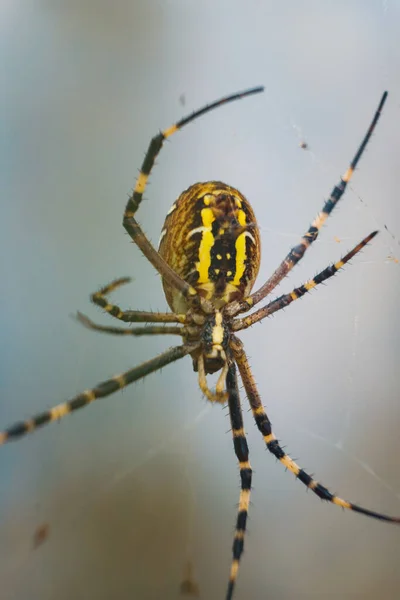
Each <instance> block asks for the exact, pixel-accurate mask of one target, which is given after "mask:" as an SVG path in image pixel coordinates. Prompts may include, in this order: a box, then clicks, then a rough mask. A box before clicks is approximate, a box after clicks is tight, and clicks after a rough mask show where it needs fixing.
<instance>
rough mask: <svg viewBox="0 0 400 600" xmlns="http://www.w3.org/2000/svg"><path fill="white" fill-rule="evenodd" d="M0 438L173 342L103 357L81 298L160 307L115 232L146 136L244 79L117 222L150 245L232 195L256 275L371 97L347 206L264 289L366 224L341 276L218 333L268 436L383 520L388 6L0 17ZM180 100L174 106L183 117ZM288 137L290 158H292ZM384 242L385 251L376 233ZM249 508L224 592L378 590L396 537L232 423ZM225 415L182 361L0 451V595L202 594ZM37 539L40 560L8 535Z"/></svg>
mask: <svg viewBox="0 0 400 600" xmlns="http://www.w3.org/2000/svg"><path fill="white" fill-rule="evenodd" d="M0 12H1V15H0V16H1V19H0V21H1V29H2V31H1V33H2V36H1V37H2V42H1V44H2V48H1V56H2V74H1V77H2V90H3V91H2V123H1V126H2V136H1V138H2V140H3V141H2V148H1V152H2V161H1V162H2V167H1V169H2V177H1V185H2V190H1V198H2V204H1V222H0V228H1V231H0V244H1V248H0V257H1V258H0V264H1V294H0V303H1V311H0V331H1V361H0V370H1V373H0V386H1V387H0V393H1V403H0V423H1V424H2V425H3V426H6V425H8V424H11V423H12V422H14V421H15V420H17V419H20V418H24V417H28V416H30V415H31V414H33V413H35V412H38V411H40V410H43V409H45V408H47V407H50V406H52V405H53V404H57V403H59V402H61V401H63V400H65V399H67V398H70V397H71V396H73V395H74V394H75V393H78V392H80V391H82V390H83V389H85V388H87V387H90V386H91V385H93V384H95V383H97V382H98V381H101V380H102V379H105V378H106V377H108V376H111V375H113V374H114V373H119V372H121V371H123V370H125V369H127V368H130V367H131V366H133V365H134V364H136V363H138V362H140V361H142V360H145V359H147V358H150V357H151V356H153V355H155V354H156V353H157V352H160V351H162V350H163V349H164V348H166V347H168V346H169V345H172V344H174V343H175V342H176V340H175V339H169V338H154V339H147V340H144V339H141V340H134V339H126V338H124V339H119V338H116V339H114V338H112V337H111V336H109V337H108V336H102V335H101V334H98V333H94V332H89V331H87V330H85V329H84V328H82V327H81V326H79V325H78V324H77V323H76V322H74V321H73V320H72V319H71V315H72V314H73V313H74V312H75V311H76V309H78V308H79V309H80V310H82V311H83V312H86V313H88V314H89V315H90V316H92V318H95V319H97V320H98V321H100V322H102V323H112V320H111V319H110V318H109V317H107V316H103V315H102V314H101V312H100V311H97V310H96V309H95V308H94V307H93V306H91V305H90V304H89V300H88V296H89V294H90V292H92V291H94V290H95V289H96V288H97V287H98V286H100V285H102V284H105V283H107V282H108V281H110V280H111V279H113V278H114V277H118V276H123V275H132V276H133V277H134V278H135V281H134V283H133V284H131V285H130V286H128V287H127V288H126V289H121V291H119V292H118V293H117V294H116V295H115V300H116V301H118V302H119V303H120V304H121V305H122V306H124V307H127V308H128V307H130V308H141V309H153V310H157V309H160V310H164V309H165V308H166V304H165V301H164V298H163V295H162V290H161V285H160V281H159V278H158V276H157V275H156V274H155V273H154V272H153V270H152V269H151V268H150V267H149V265H148V264H147V263H146V261H145V260H144V259H143V258H142V257H141V256H140V253H139V252H138V251H137V249H136V248H135V247H134V246H133V245H132V244H130V242H129V239H128V237H127V236H126V235H125V234H124V232H123V229H122V227H121V217H122V212H123V208H124V205H125V202H126V199H127V192H128V191H129V190H130V189H131V188H132V186H133V185H134V178H135V176H136V173H137V169H138V167H139V166H140V164H141V161H142V158H143V155H144V152H145V149H146V147H147V144H148V141H149V139H150V137H151V136H152V135H153V134H154V133H156V132H157V130H158V128H160V127H162V128H164V127H167V126H169V125H170V124H172V123H173V122H174V121H175V120H177V119H178V118H180V117H182V116H183V115H185V114H187V113H189V112H190V111H192V110H193V109H196V108H198V107H200V106H202V105H203V104H204V103H206V102H210V101H213V100H215V99H217V98H219V97H220V96H222V95H224V94H227V93H231V92H235V91H238V90H242V89H244V88H246V87H249V86H254V85H260V84H264V85H265V86H266V93H265V94H264V95H263V96H257V97H253V98H249V99H246V100H243V101H240V102H237V103H235V104H232V105H230V106H227V107H224V108H222V109H220V110H218V111H216V112H213V113H212V114H210V115H208V116H206V117H204V118H203V119H201V120H200V121H198V122H197V123H196V124H193V125H191V126H189V127H187V128H186V129H185V130H183V131H182V132H180V133H179V134H178V135H176V136H175V137H174V138H172V140H171V142H170V143H168V144H167V145H166V148H165V150H164V151H163V153H162V154H161V156H160V157H159V160H158V165H157V167H156V170H155V171H154V175H153V176H152V178H151V186H150V187H149V190H148V193H147V194H146V196H147V197H146V202H144V203H143V206H142V208H141V210H140V213H139V220H140V222H141V223H142V224H143V226H144V229H145V231H146V232H147V233H148V234H149V236H150V238H151V239H152V240H153V241H155V242H156V241H157V239H158V235H159V232H160V230H161V227H162V223H163V220H164V216H165V214H166V212H167V210H168V209H169V207H170V205H171V204H172V202H173V201H174V199H175V198H176V197H177V196H178V195H179V193H180V192H181V191H182V190H183V189H185V188H186V187H187V186H188V185H190V184H191V183H193V182H196V181H199V180H200V181H201V180H208V179H213V178H217V179H222V180H223V181H226V182H227V183H229V184H231V185H234V186H236V187H238V189H240V190H241V191H242V192H243V193H244V194H245V195H247V197H248V198H249V199H250V200H251V202H252V204H253V206H254V209H255V211H256V214H257V216H258V220H259V223H260V227H261V231H262V239H263V262H262V268H261V273H260V279H259V282H260V283H261V282H262V280H265V278H266V277H267V275H268V274H269V273H270V272H271V270H272V269H274V268H275V267H276V266H277V264H278V263H279V261H280V260H281V259H282V258H283V256H284V255H285V254H286V252H287V250H288V249H289V248H290V247H291V245H293V244H295V243H297V241H298V239H299V236H300V235H301V234H302V233H303V232H304V230H305V228H306V227H307V226H308V224H309V222H310V221H311V219H312V218H313V217H314V215H315V214H316V213H317V212H318V211H319V210H320V207H321V206H322V202H323V199H324V198H325V197H326V196H327V195H328V193H329V192H330V190H331V188H332V186H333V184H334V183H335V182H336V181H337V179H338V176H339V175H340V174H341V173H342V172H343V171H344V170H345V168H346V167H347V164H348V161H349V160H350V158H351V157H352V155H353V153H354V151H355V149H356V147H357V145H358V143H359V142H360V141H361V137H362V135H363V133H364V131H365V129H366V127H367V126H368V123H369V120H370V118H371V117H372V115H373V111H374V109H375V107H376V105H377V103H378V100H379V97H380V95H381V93H382V91H383V90H384V89H389V91H390V96H389V100H388V103H387V106H386V107H385V111H384V114H383V117H382V120H381V122H380V124H379V127H378V130H377V132H376V135H375V136H374V138H373V140H372V143H371V145H370V146H369V149H368V151H367V152H366V155H365V156H364V158H363V160H362V161H361V164H360V169H359V170H358V171H357V173H356V175H355V178H354V184H353V186H352V188H353V190H350V191H349V192H348V193H347V194H346V197H345V199H344V200H343V202H342V204H341V206H340V208H339V209H338V210H335V212H334V214H333V217H332V218H331V219H330V220H329V223H328V225H327V226H326V227H325V228H324V230H323V232H322V236H321V238H320V240H319V241H318V243H317V244H316V245H315V246H314V247H313V249H312V250H310V252H309V253H308V254H307V257H306V259H305V260H304V261H303V262H302V263H301V265H300V266H299V267H298V268H297V269H296V270H295V272H294V273H293V274H292V276H291V277H290V280H286V281H285V282H284V284H283V285H282V287H281V290H282V291H289V290H290V289H291V288H292V287H293V286H295V285H299V284H300V283H302V282H303V281H304V280H305V279H307V278H308V277H310V276H312V275H314V274H315V273H316V272H317V271H318V270H319V269H321V268H323V267H325V266H326V265H327V264H328V263H329V262H330V261H332V260H337V259H338V258H339V257H340V256H341V255H342V254H344V253H345V252H346V251H347V250H348V249H349V248H351V247H352V246H353V245H354V244H355V243H357V242H358V241H359V240H360V239H361V238H362V237H363V236H364V235H366V234H367V233H369V232H370V231H371V230H373V229H376V228H379V229H381V230H382V233H381V234H380V235H379V237H378V238H377V239H376V240H375V241H374V243H373V244H372V245H371V246H370V247H368V248H367V249H366V250H365V252H364V253H363V254H362V255H361V256H358V257H357V258H356V259H355V260H354V261H353V265H352V266H351V267H349V268H347V269H346V270H345V272H343V273H341V274H340V275H339V276H337V277H336V278H335V280H334V281H330V282H329V284H328V285H327V286H326V287H323V288H322V289H320V290H318V291H315V292H313V293H312V294H310V295H309V296H308V297H307V298H305V299H303V301H301V302H298V303H296V304H295V305H293V306H291V307H290V308H289V309H288V310H287V311H286V312H285V314H282V313H280V314H279V315H277V316H276V317H275V318H274V319H270V320H268V321H267V322H264V323H263V324H262V325H257V326H255V327H254V328H252V329H251V330H250V331H247V332H245V333H244V334H243V336H242V339H243V340H244V341H245V343H246V347H247V349H248V352H249V354H250V356H251V364H252V367H253V369H254V373H255V377H256V380H257V381H258V384H259V388H260V392H261V394H262V397H263V399H264V402H265V404H266V406H267V408H268V411H269V414H270V417H271V419H272V422H273V424H274V427H275V430H276V433H277V435H278V437H279V438H280V439H282V443H283V444H287V445H288V451H289V452H290V453H291V454H292V455H294V456H295V457H299V463H300V464H301V465H302V466H304V467H306V468H308V469H309V470H310V471H312V472H315V473H316V476H317V477H318V478H319V479H320V480H321V481H322V482H324V483H326V485H328V486H329V487H330V489H332V491H336V492H338V493H339V494H341V495H342V496H343V497H345V498H348V499H350V500H353V501H354V502H359V503H361V504H364V505H366V506H368V507H370V508H374V509H376V510H379V511H382V512H388V513H390V514H394V515H395V514H397V515H399V514H400V475H399V459H398V456H399V452H400V441H399V434H398V431H399V422H400V408H399V396H400V394H399V388H400V384H399V334H400V328H399V327H400V326H399V323H400V319H399V310H398V298H399V295H400V277H399V274H400V271H399V268H400V265H399V264H398V263H396V262H394V260H392V259H391V258H388V257H394V258H397V259H399V258H400V246H399V243H398V240H399V236H400V210H399V200H398V191H399V189H400V181H399V177H400V169H399V161H398V156H399V152H400V141H399V140H400V135H399V134H400V125H399V124H400V113H399V105H400V78H399V72H400V50H399V44H398V39H397V37H398V32H399V23H400V22H399V17H400V5H399V3H398V2H395V1H394V0H387V1H386V2H379V1H372V0H369V1H365V0H362V1H361V0H359V1H353V2H344V1H338V0H335V1H334V2H333V1H325V2H300V3H299V2H294V1H289V2H285V3H280V5H279V6H278V3H276V2H272V1H261V0H260V1H255V0H248V1H247V2H240V1H238V0H236V1H232V0H231V1H229V2H228V1H220V2H212V1H209V0H203V1H202V2H190V1H183V0H181V1H175V2H174V1H164V2H162V1H159V2H155V1H148V2H133V1H131V2H128V1H125V2H123V1H116V2H106V1H105V0H102V1H100V0H99V1H97V2H95V1H92V2H90V1H89V0H79V1H77V0H76V1H75V0H70V1H68V2H67V1H58V2H57V1H51V2H50V1H47V2H45V1H42V2H40V1H36V2H28V1H25V2H19V1H17V0H3V2H2V3H1V8H0ZM183 104H184V106H183ZM303 139H304V140H305V141H306V142H307V143H308V144H309V146H310V150H309V151H304V150H301V149H300V148H299V143H300V142H301V141H302V140H303ZM384 225H387V227H388V228H389V230H390V231H391V232H392V233H393V234H394V236H395V237H394V238H393V237H392V236H391V235H390V234H389V233H388V232H387V231H385V230H384ZM244 408H245V411H246V412H245V418H246V426H247V431H248V441H249V444H250V448H251V459H252V464H253V467H254V469H255V476H254V488H255V489H254V493H253V496H252V506H251V513H250V521H249V533H248V536H247V537H246V551H245V554H244V557H243V560H242V565H241V570H240V575H239V581H238V587H237V594H236V598H237V600H240V599H244V598H246V599H248V600H252V599H255V600H258V599H261V598H268V599H270V600H280V599H282V600H283V599H285V600H286V599H288V600H291V599H293V598H300V599H302V600H305V599H309V598H312V599H316V598H343V599H353V598H357V599H358V598H363V599H364V598H365V599H372V598H376V597H379V598H380V599H382V600H392V599H395V598H397V597H398V596H397V593H398V589H399V585H400V573H399V556H400V531H399V529H398V528H396V527H395V526H390V525H387V524H384V523H379V522H374V521H372V520H368V519H366V518H364V517H362V516H359V515H355V514H351V513H347V512H343V511H341V510H340V509H338V508H336V507H332V506H328V505H326V504H323V503H322V502H320V501H318V499H316V498H315V497H314V496H313V495H312V494H311V493H308V494H307V493H306V492H305V490H304V489H303V487H302V486H301V484H300V483H298V482H296V481H295V480H294V479H293V477H292V476H291V475H290V474H289V473H285V472H284V469H283V468H282V467H281V465H279V464H275V461H274V460H272V457H271V456H270V455H269V454H268V453H267V452H266V451H265V450H264V448H263V443H262V440H261V439H260V436H259V435H258V432H257V431H256V429H255V427H254V426H253V424H252V420H251V415H250V414H248V413H247V406H246V401H245V399H244ZM228 429H229V423H228V419H227V416H226V411H224V410H221V408H219V407H214V408H212V407H211V406H209V405H207V403H206V401H205V400H204V399H202V397H201V393H200V391H199V389H198V387H197V381H196V376H195V375H194V374H193V372H192V371H191V361H190V360H189V359H184V360H183V361H182V362H180V363H177V364H175V365H173V366H170V367H168V368H166V369H164V370H163V371H162V372H161V373H157V374H155V375H153V376H151V377H149V378H148V379H146V380H145V381H144V382H141V383H139V384H137V385H135V386H133V387H131V388H129V389H127V390H126V391H125V392H124V393H121V394H116V395H115V396H112V397H111V398H110V399H109V400H103V401H101V402H99V403H97V404H96V405H94V406H92V407H90V408H87V409H86V410H84V411H80V412H79V413H76V414H75V415H74V416H71V417H69V418H67V419H64V420H63V421H62V422H60V423H59V424H53V425H52V426H50V427H48V428H46V429H44V430H42V431H40V432H37V433H36V434H35V435H33V436H30V437H28V438H25V439H24V440H23V441H20V442H18V443H16V444H10V445H9V446H6V447H4V448H1V452H0V581H1V594H0V595H1V599H2V600H3V599H7V600H9V599H10V600H11V599H12V600H39V599H40V600H50V599H57V600H64V599H71V598H75V599H79V600H81V599H82V600H83V599H84V600H87V599H96V600H97V599H98V600H103V599H109V598H115V599H121V600H125V599H132V598H138V599H140V600H142V599H143V600H153V599H154V600H158V599H159V598H163V599H166V600H169V599H175V598H178V597H179V584H180V581H181V579H182V577H183V573H184V569H185V565H186V564H187V562H188V561H190V562H191V563H192V564H193V569H194V576H195V578H196V580H197V582H198V584H199V586H200V591H201V597H202V598H206V599H207V600H213V599H217V600H220V599H222V598H223V597H224V593H225V587H226V583H227V577H228V569H229V563H230V556H231V554H230V553H231V543H232V531H233V525H234V519H235V515H236V503H237V499H238V492H239V485H238V471H237V465H236V459H235V457H234V454H233V449H232V441H231V437H230V434H229V433H228V434H227V433H226V432H227V430H228ZM42 523H49V525H50V528H51V529H50V535H49V539H48V540H47V542H46V544H43V545H42V546H41V547H40V548H38V549H37V550H36V551H34V550H32V537H33V534H34V531H35V529H36V528H37V527H38V526H39V525H40V524H42Z"/></svg>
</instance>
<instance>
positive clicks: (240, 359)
mask: <svg viewBox="0 0 400 600" xmlns="http://www.w3.org/2000/svg"><path fill="white" fill-rule="evenodd" d="M231 348H232V350H233V353H234V357H235V359H236V362H237V365H238V368H239V372H240V376H241V378H242V381H243V385H244V388H245V390H246V394H247V397H248V399H249V403H250V406H251V410H252V412H253V416H254V420H255V422H256V425H257V427H258V429H259V430H260V432H261V434H262V436H263V438H264V441H265V443H266V445H267V448H268V450H269V451H270V452H271V453H272V454H273V455H274V456H275V457H276V458H277V459H278V460H279V461H280V462H281V463H282V464H283V465H284V466H285V467H286V468H287V469H289V471H291V472H292V473H293V475H294V476H295V477H297V479H299V480H300V481H301V482H302V483H304V485H305V486H306V487H307V488H309V489H310V490H311V491H312V492H313V493H314V494H316V495H317V496H318V497H319V498H321V500H326V501H327V502H331V503H332V504H337V505H338V506H341V507H342V508H348V509H349V510H353V511H354V512H358V513H361V514H363V515H366V516H368V517H373V518H374V519H379V520H381V521H388V522H391V523H398V524H400V517H390V516H388V515H384V514H381V513H377V512H375V511H372V510H368V509H367V508H363V507H362V506H358V505H357V504H353V503H352V502H348V501H347V500H343V499H342V498H339V496H336V494H332V493H331V492H330V491H329V490H328V489H327V488H326V487H325V486H323V485H322V484H321V483H318V481H316V480H315V479H313V478H312V477H311V475H309V474H308V473H306V472H305V471H304V469H302V468H301V467H299V465H297V464H296V463H295V462H294V460H293V459H292V458H290V456H289V455H288V454H286V453H285V452H284V450H283V449H282V447H281V446H280V444H279V442H278V440H277V439H276V437H275V435H274V434H273V433H272V429H271V422H270V420H269V419H268V416H267V414H266V412H265V409H264V407H263V405H262V402H261V398H260V395H259V393H258V390H257V386H256V383H255V381H254V377H253V374H252V372H251V369H250V365H249V362H248V360H247V356H246V354H245V352H244V349H243V344H242V342H241V341H240V340H239V339H238V338H236V337H235V336H234V337H233V338H232V342H231Z"/></svg>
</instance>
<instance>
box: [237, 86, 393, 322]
mask: <svg viewBox="0 0 400 600" xmlns="http://www.w3.org/2000/svg"><path fill="white" fill-rule="evenodd" d="M387 95H388V93H387V92H385V93H384V94H383V96H382V98H381V101H380V103H379V106H378V108H377V110H376V112H375V115H374V118H373V119H372V122H371V124H370V126H369V128H368V131H367V133H366V134H365V136H364V139H363V141H362V143H361V145H360V147H359V148H358V150H357V152H356V154H355V156H354V158H353V160H352V161H351V163H350V166H349V168H348V169H347V171H346V172H345V173H344V175H343V176H342V178H341V179H340V182H339V183H338V184H337V185H335V187H334V188H333V190H332V193H331V195H330V197H329V199H328V200H327V201H326V202H325V204H324V206H323V208H322V211H321V212H320V213H319V214H318V215H317V217H316V218H315V219H314V221H313V222H312V223H311V225H310V227H309V228H308V231H307V232H306V233H305V234H304V236H303V237H302V239H301V240H300V243H299V244H298V245H297V246H295V247H294V248H292V249H291V250H290V252H289V254H288V255H287V256H286V258H285V259H284V260H283V261H282V263H281V264H280V265H279V267H278V268H277V269H276V271H274V273H273V274H272V275H271V277H270V278H269V279H268V281H266V283H264V285H263V286H261V288H260V289H259V290H257V291H256V292H254V293H253V294H251V295H250V296H249V297H248V298H246V299H245V300H244V301H243V302H235V303H232V305H231V306H230V307H229V308H228V309H227V311H226V314H227V315H228V316H235V315H237V314H239V313H240V312H245V311H247V310H249V308H251V307H252V306H255V305H256V304H258V302H260V301H261V300H263V298H265V297H266V296H267V295H268V294H269V293H271V292H272V290H273V289H274V288H275V287H276V286H277V285H278V284H279V283H280V282H281V281H282V279H283V278H284V277H286V275H287V274H288V273H289V271H291V270H292V269H293V267H294V266H295V265H296V264H297V263H298V262H299V261H300V260H301V259H302V258H303V256H304V253H305V251H306V250H307V248H309V247H310V246H311V244H312V243H313V242H315V240H316V239H317V237H318V233H319V231H320V229H321V227H322V226H323V224H324V223H325V221H326V220H327V218H328V217H329V215H330V214H331V212H332V210H333V209H334V208H335V206H336V204H337V203H338V202H339V200H340V198H341V197H342V196H343V193H344V191H345V189H346V187H347V184H348V183H349V181H350V179H351V177H352V175H353V173H354V171H355V169H356V167H357V164H358V162H359V160H360V158H361V156H362V154H363V152H364V150H365V147H366V145H367V144H368V142H369V140H370V138H371V135H372V133H373V131H374V129H375V127H376V124H377V122H378V120H379V117H380V115H381V112H382V108H383V105H384V104H385V101H386V98H387Z"/></svg>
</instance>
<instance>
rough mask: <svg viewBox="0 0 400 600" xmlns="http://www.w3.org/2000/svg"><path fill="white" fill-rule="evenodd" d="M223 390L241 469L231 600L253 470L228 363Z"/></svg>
mask: <svg viewBox="0 0 400 600" xmlns="http://www.w3.org/2000/svg"><path fill="white" fill-rule="evenodd" d="M226 390H227V393H228V407H229V417H230V421H231V426H232V436H233V446H234V448H235V454H236V457H237V459H238V461H239V469H240V481H241V486H240V496H239V508H238V515H237V519H236V527H235V536H234V539H233V546H232V564H231V572H230V576H229V584H228V590H227V593H226V600H231V598H232V596H233V591H234V587H235V583H236V579H237V575H238V571H239V562H240V558H241V556H242V553H243V548H244V535H245V532H246V522H247V514H248V511H249V504H250V491H251V478H252V473H253V471H252V468H251V465H250V462H249V448H248V446H247V440H246V436H245V432H244V427H243V415H242V407H241V406H240V398H239V388H238V382H237V375H236V365H235V363H234V362H233V361H232V362H231V363H230V364H229V368H228V373H227V376H226Z"/></svg>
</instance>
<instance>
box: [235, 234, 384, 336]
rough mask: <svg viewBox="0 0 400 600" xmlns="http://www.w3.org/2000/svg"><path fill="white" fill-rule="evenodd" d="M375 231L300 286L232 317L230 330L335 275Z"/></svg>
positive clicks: (248, 324) (251, 322) (269, 312)
mask: <svg viewBox="0 0 400 600" xmlns="http://www.w3.org/2000/svg"><path fill="white" fill-rule="evenodd" d="M377 233H378V232H377V231H373V232H372V233H370V234H369V235H368V236H367V237H366V238H364V239H363V240H362V241H361V242H360V243H359V244H357V246H355V247H354V248H353V249H352V250H350V252H348V253H347V254H346V256H344V257H343V258H342V259H341V260H339V261H338V262H336V263H334V264H333V265H329V267H327V268H326V269H324V270H323V271H321V272H320V273H318V275H316V276H315V277H314V278H313V279H309V280H308V281H306V283H304V284H303V285H301V286H300V287H298V288H295V289H294V290H293V291H292V292H290V294H284V295H283V296H280V297H279V298H276V300H273V301H272V302H270V303H269V304H267V305H266V306H263V308H259V309H258V310H256V311H255V312H254V313H253V314H251V315H249V316H248V317H244V318H243V319H234V321H233V326H232V330H233V331H241V330H242V329H247V327H251V325H254V323H257V322H258V321H261V319H265V317H268V316H269V315H272V313H274V312H277V311H278V310H281V309H282V308H285V307H286V306H289V304H291V303H292V302H294V300H298V299H299V298H301V297H302V296H304V294H306V293H307V292H309V291H310V290H312V289H313V288H315V286H317V285H318V284H320V283H322V282H323V281H326V280H327V279H329V277H332V276H333V275H335V274H336V273H337V272H338V271H339V269H341V268H342V267H343V266H344V265H345V264H346V263H347V262H349V260H351V259H352V258H353V256H355V255H356V254H357V252H360V250H362V249H363V248H364V246H366V245H367V244H368V243H369V242H370V241H371V240H372V238H374V237H375V236H376V234H377Z"/></svg>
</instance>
